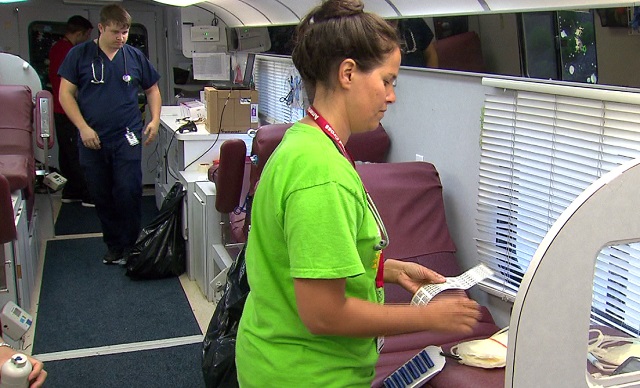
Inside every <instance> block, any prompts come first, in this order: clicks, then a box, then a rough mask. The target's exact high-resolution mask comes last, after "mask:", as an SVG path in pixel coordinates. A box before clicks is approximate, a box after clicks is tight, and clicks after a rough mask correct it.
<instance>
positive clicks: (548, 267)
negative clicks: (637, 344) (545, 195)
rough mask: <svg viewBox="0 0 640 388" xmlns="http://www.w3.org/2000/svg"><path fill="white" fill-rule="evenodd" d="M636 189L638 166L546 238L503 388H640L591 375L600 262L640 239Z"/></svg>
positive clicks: (520, 303) (513, 330) (624, 378)
mask: <svg viewBox="0 0 640 388" xmlns="http://www.w3.org/2000/svg"><path fill="white" fill-rule="evenodd" d="M638 187H640V159H635V160H632V161H629V162H627V163H625V164H623V165H620V166H618V167H617V168H615V169H614V170H612V171H611V172H609V173H607V174H605V175H604V176H602V177H601V178H600V179H598V180H597V181H596V182H594V183H593V184H592V185H591V186H589V187H588V188H587V189H586V190H585V191H584V192H583V193H582V194H580V195H579V196H578V198H576V200H575V201H573V202H572V203H571V205H569V207H568V208H567V209H566V210H565V212H564V213H562V215H561V216H560V217H559V218H558V220H557V221H556V223H555V224H554V225H553V226H552V227H551V229H550V230H549V232H547V235H546V236H545V238H544V239H543V240H542V242H541V243H540V246H539V247H538V249H537V251H536V253H535V254H534V256H533V258H532V260H531V264H530V265H529V268H528V269H527V271H526V273H525V275H524V278H523V281H522V284H521V286H520V290H519V291H518V293H517V295H516V301H515V303H514V305H513V311H512V313H511V323H510V325H509V344H508V348H507V365H506V369H505V387H507V388H511V387H518V388H522V387H524V388H526V387H587V386H602V387H610V386H620V385H622V384H624V386H625V387H631V386H640V375H639V374H638V373H627V374H623V375H616V376H602V377H599V378H597V379H596V378H595V377H594V376H592V375H591V374H589V373H588V371H587V368H586V359H587V349H588V339H589V338H588V332H589V329H590V324H591V322H590V313H591V303H592V295H593V277H594V270H595V262H596V258H597V255H598V253H599V252H600V251H601V250H602V247H604V246H609V245H617V244H625V243H631V242H636V241H638V240H640V222H638ZM541 355H543V357H541Z"/></svg>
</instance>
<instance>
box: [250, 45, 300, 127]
mask: <svg viewBox="0 0 640 388" xmlns="http://www.w3.org/2000/svg"><path fill="white" fill-rule="evenodd" d="M254 77H255V84H256V89H257V90H258V98H259V104H260V119H261V120H262V121H264V122H268V123H272V124H273V123H293V122H295V121H298V120H299V119H301V118H303V117H304V106H305V105H304V104H305V103H304V101H303V100H304V98H305V97H304V96H305V94H304V89H303V87H302V81H301V80H300V74H299V73H298V71H297V70H296V68H295V66H293V62H292V61H291V59H290V58H283V57H266V56H261V57H257V58H256V72H255V76H254Z"/></svg>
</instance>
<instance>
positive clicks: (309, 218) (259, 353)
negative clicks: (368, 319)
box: [236, 123, 382, 388]
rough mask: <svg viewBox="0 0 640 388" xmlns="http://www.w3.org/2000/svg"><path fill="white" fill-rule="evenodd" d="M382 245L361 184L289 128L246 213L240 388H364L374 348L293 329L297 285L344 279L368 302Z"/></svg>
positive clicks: (307, 131) (316, 141)
mask: <svg viewBox="0 0 640 388" xmlns="http://www.w3.org/2000/svg"><path fill="white" fill-rule="evenodd" d="M379 239H380V236H379V232H378V229H377V226H376V223H375V219H374V218H373V215H372V214H371V211H370V210H369V208H368V207H367V201H366V195H365V191H364V188H363V185H362V181H361V180H360V177H359V176H358V174H357V172H356V171H355V170H354V168H353V166H351V164H350V163H349V161H348V160H347V159H346V158H345V157H344V156H342V154H341V153H340V152H339V151H338V149H337V148H336V146H335V145H334V143H333V142H332V141H331V139H329V137H327V136H326V135H325V134H324V133H323V132H322V131H321V130H319V129H318V128H316V127H312V126H308V125H305V124H300V123H296V124H295V125H293V126H292V127H291V128H289V130H288V131H287V132H286V134H285V136H284V138H283V140H282V142H281V144H280V145H279V146H278V148H277V149H276V151H274V153H273V154H272V156H271V157H270V158H269V161H268V162H267V164H266V166H265V168H264V170H263V172H262V175H261V179H260V184H259V185H258V188H257V191H256V195H255V198H254V202H253V206H252V210H251V231H250V232H249V240H248V243H247V252H246V263H247V276H248V280H249V286H250V288H251V291H250V293H249V296H248V298H247V301H246V304H245V307H244V311H243V314H242V318H241V321H240V327H239V331H238V336H237V344H236V365H237V368H238V380H239V382H240V385H241V386H242V387H271V386H273V387H296V388H298V387H351V386H360V387H369V386H370V385H371V382H372V381H373V378H374V374H375V364H376V361H377V359H378V356H377V353H376V344H375V339H374V338H351V337H339V336H318V335H313V334H311V333H310V332H309V331H308V329H307V328H306V326H304V324H303V323H302V321H301V320H300V317H299V314H298V309H297V305H296V298H295V292H294V285H293V280H294V278H313V279H339V278H346V279H347V280H346V296H348V297H356V298H360V299H363V300H368V301H372V302H382V301H380V300H378V299H377V297H376V290H375V276H376V271H377V266H378V261H377V260H378V252H376V251H375V250H374V248H373V247H374V245H375V244H376V243H377V242H378V241H379Z"/></svg>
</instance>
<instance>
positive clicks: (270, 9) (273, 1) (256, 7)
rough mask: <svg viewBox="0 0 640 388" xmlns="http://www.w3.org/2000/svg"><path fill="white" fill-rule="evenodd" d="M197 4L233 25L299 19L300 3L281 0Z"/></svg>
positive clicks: (255, 24) (214, 0) (292, 21)
mask: <svg viewBox="0 0 640 388" xmlns="http://www.w3.org/2000/svg"><path fill="white" fill-rule="evenodd" d="M291 3H295V2H293V1H292V2H291ZM303 3H304V2H303ZM198 6H200V7H202V8H206V9H209V10H211V11H212V12H216V14H217V15H219V16H220V18H221V19H222V20H223V21H224V22H225V23H226V24H228V25H229V26H233V27H237V26H267V25H278V24H296V23H298V22H299V21H300V20H299V18H298V16H297V15H298V14H299V11H300V8H301V7H300V5H298V6H297V7H292V6H290V5H289V4H286V2H284V1H281V0H209V1H203V2H202V3H199V4H198ZM296 8H298V10H296Z"/></svg>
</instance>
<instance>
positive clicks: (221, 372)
mask: <svg viewBox="0 0 640 388" xmlns="http://www.w3.org/2000/svg"><path fill="white" fill-rule="evenodd" d="M245 248H246V245H245V246H244V247H243V248H242V251H241V252H240V253H239V254H238V257H237V258H236V260H235V261H234V263H233V264H232V265H231V267H229V272H227V284H226V285H225V289H224V293H223V294H222V299H220V302H218V305H217V306H216V310H215V312H214V313H213V317H212V318H211V322H209V327H208V328H207V334H206V335H205V337H204V342H203V349H202V374H203V376H204V382H205V386H206V387H207V388H213V387H218V388H232V387H238V375H237V372H236V361H235V358H236V335H237V334H238V324H239V323H240V317H241V316H242V310H243V309H244V302H245V301H246V300H247V295H248V294H249V283H248V281H247V272H246V264H245V260H244V253H245Z"/></svg>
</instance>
